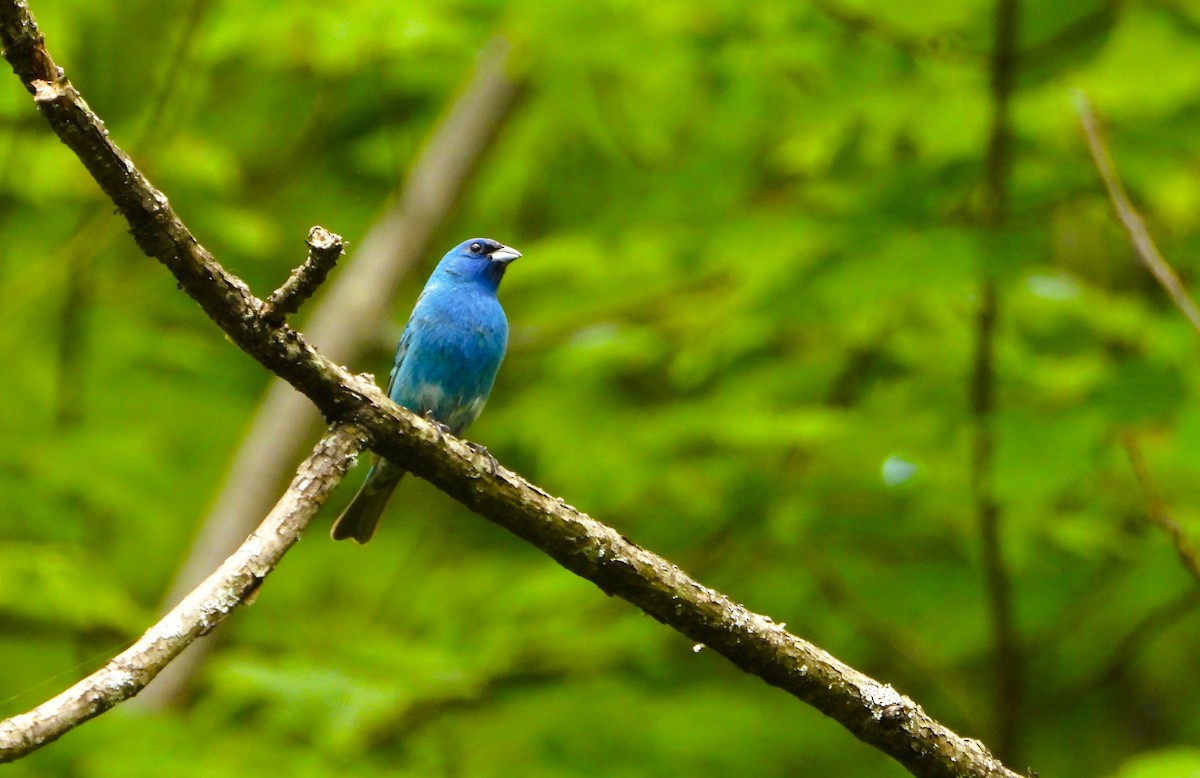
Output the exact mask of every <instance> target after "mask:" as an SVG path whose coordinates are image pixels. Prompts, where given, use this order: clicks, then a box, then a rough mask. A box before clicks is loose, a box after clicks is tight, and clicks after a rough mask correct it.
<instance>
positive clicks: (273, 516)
mask: <svg viewBox="0 0 1200 778" xmlns="http://www.w3.org/2000/svg"><path fill="white" fill-rule="evenodd" d="M365 444H366V436H365V435H364V434H363V432H362V431H361V430H359V429H357V428H355V427H353V426H339V427H335V428H334V429H333V430H331V431H330V432H329V433H328V434H327V435H326V436H325V437H324V438H322V439H321V442H320V443H318V444H317V446H316V448H314V449H313V452H312V454H310V455H309V457H308V459H306V460H305V461H304V463H303V464H302V465H301V466H300V468H299V469H298V470H297V471H296V477H295V479H293V480H292V485H291V486H290V487H289V488H288V490H287V492H286V493H284V495H283V497H281V498H280V500H279V502H278V503H276V505H275V508H274V509H273V510H272V511H271V512H270V513H269V514H267V517H266V518H265V519H264V520H263V523H262V524H261V525H260V526H259V528H258V529H257V530H256V531H255V532H254V533H253V534H252V535H250V537H249V538H247V539H246V542H245V543H243V544H242V546H241V548H239V549H238V550H237V551H236V552H235V553H234V554H233V555H232V556H230V557H229V558H228V559H227V560H225V563H224V564H222V565H221V566H220V567H219V568H217V570H216V571H215V572H214V573H213V574H212V575H210V576H209V577H208V579H207V580H205V581H204V582H203V583H202V584H200V585H199V586H198V587H196V589H195V590H193V591H192V593H191V594H189V595H188V596H187V597H185V598H184V599H183V601H182V602H180V603H179V605H177V606H175V608H173V609H172V610H171V611H170V612H169V613H167V615H166V616H164V617H163V618H162V620H160V621H159V622H158V623H157V624H155V625H154V626H153V627H151V628H150V629H149V630H148V631H147V632H146V634H144V635H142V637H141V639H140V640H138V641H137V642H136V643H134V644H133V645H132V646H131V647H130V648H128V649H126V650H125V651H123V652H121V653H120V654H118V655H117V656H115V657H113V658H112V659H111V660H109V661H108V663H107V664H105V665H104V667H102V668H100V669H99V670H97V671H96V672H94V673H92V674H91V675H89V676H88V677H87V678H84V679H83V680H82V681H80V682H79V683H77V684H75V685H74V686H72V687H71V688H69V689H67V690H66V691H64V692H63V693H62V694H59V695H58V696H57V697H54V698H52V699H50V700H47V701H46V702H44V703H42V704H41V705H39V706H37V707H36V708H34V709H33V710H31V711H29V712H27V713H22V714H19V715H17V716H13V717H12V718H9V719H5V720H4V721H0V762H11V761H13V760H15V759H19V758H20V757H22V756H25V755H26V754H28V753H30V752H31V751H35V750H37V749H38V748H40V747H42V746H44V745H46V744H47V743H50V742H53V741H55V740H57V739H58V738H60V737H62V736H63V735H64V734H66V733H67V732H69V731H71V730H72V729H74V728H75V727H77V726H79V725H80V724H82V723H84V722H85V721H87V720H89V719H92V718H94V717H96V716H99V715H100V714H101V713H104V712H105V711H106V710H108V709H109V708H112V707H113V706H115V705H117V704H118V703H120V702H123V701H125V700H127V699H129V698H130V697H132V696H134V695H135V694H137V693H138V692H140V691H141V690H142V689H143V688H145V686H146V684H148V683H150V681H152V680H154V677H155V676H156V675H158V673H159V671H161V670H162V669H163V668H164V667H166V666H167V665H168V664H169V663H170V662H171V660H172V659H174V658H175V657H176V656H178V655H179V653H180V652H181V651H183V649H185V648H187V646H188V645H189V644H191V643H192V641H194V640H196V639H197V638H199V637H202V636H204V635H206V634H208V632H209V631H210V630H211V629H212V628H213V627H215V626H216V625H217V624H218V623H220V622H221V621H222V620H224V619H225V617H226V616H228V615H229V614H230V613H232V612H233V610H234V608H236V607H237V606H239V605H241V604H242V603H244V602H247V598H249V597H251V596H252V595H253V594H254V593H255V592H256V591H257V590H258V587H259V586H260V585H261V584H262V582H263V579H264V578H266V576H267V574H268V573H270V572H271V570H273V569H274V568H275V566H276V565H277V564H279V560H281V559H282V558H283V555H284V554H285V553H287V551H288V549H290V548H291V547H292V546H293V545H294V544H295V543H296V541H297V540H299V539H300V533H301V532H303V531H304V528H305V527H306V526H308V522H309V520H311V519H312V517H313V516H314V515H316V512H317V510H318V509H319V508H320V507H321V506H322V505H323V504H324V503H325V498H326V497H328V496H329V493H330V492H331V491H333V489H334V488H335V487H336V486H337V485H338V484H339V483H341V481H342V477H343V476H344V475H345V474H346V471H347V470H349V468H350V465H351V464H352V463H353V462H354V458H355V457H356V456H357V455H358V453H359V452H360V451H361V450H362V449H363V446H364V445H365Z"/></svg>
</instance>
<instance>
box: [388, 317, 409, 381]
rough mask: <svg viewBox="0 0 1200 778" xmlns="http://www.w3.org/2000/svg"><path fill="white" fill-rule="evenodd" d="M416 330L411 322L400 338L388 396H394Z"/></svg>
mask: <svg viewBox="0 0 1200 778" xmlns="http://www.w3.org/2000/svg"><path fill="white" fill-rule="evenodd" d="M414 329H415V328H414V327H413V326H412V321H411V320H410V321H409V323H408V326H407V327H405V328H404V334H403V335H401V336H400V345H399V346H397V347H396V359H395V361H394V362H393V363H392V372H391V374H390V375H389V376H388V385H387V394H388V397H391V396H392V389H394V388H395V386H396V376H398V375H399V374H400V366H401V365H402V364H404V357H405V356H406V355H407V354H408V346H409V343H411V342H412V334H413V330H414Z"/></svg>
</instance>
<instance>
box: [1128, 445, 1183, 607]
mask: <svg viewBox="0 0 1200 778" xmlns="http://www.w3.org/2000/svg"><path fill="white" fill-rule="evenodd" d="M1121 446H1122V447H1123V448H1124V449H1125V456H1127V457H1128V458H1129V466H1130V467H1131V468H1132V469H1133V475H1134V477H1136V478H1137V481H1138V484H1139V485H1140V486H1141V487H1142V494H1144V495H1145V496H1146V518H1147V519H1149V520H1150V521H1151V522H1152V523H1153V524H1154V525H1155V526H1156V527H1158V528H1159V529H1161V530H1162V531H1163V532H1165V533H1166V535H1167V537H1168V538H1170V540H1171V544H1172V545H1173V546H1175V553H1176V554H1177V555H1178V556H1179V561H1180V562H1182V563H1183V567H1184V569H1185V570H1187V571H1188V573H1190V574H1191V576H1192V577H1193V578H1195V579H1196V581H1197V583H1200V557H1198V556H1197V554H1196V548H1195V547H1194V546H1193V545H1192V543H1191V541H1190V540H1188V537H1187V535H1186V534H1184V531H1183V528H1182V527H1180V526H1179V524H1178V523H1177V522H1176V521H1175V520H1174V519H1173V518H1171V514H1170V511H1168V510H1167V503H1166V501H1165V500H1164V499H1163V497H1162V495H1161V494H1160V493H1159V491H1158V488H1157V486H1156V485H1155V483H1154V478H1153V477H1152V476H1151V475H1150V469H1149V468H1148V467H1147V466H1146V460H1145V458H1144V457H1143V456H1142V447H1141V446H1140V445H1138V440H1137V436H1136V435H1134V433H1133V431H1132V430H1123V431H1122V432H1121Z"/></svg>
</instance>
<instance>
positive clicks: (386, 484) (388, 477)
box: [329, 460, 404, 543]
mask: <svg viewBox="0 0 1200 778" xmlns="http://www.w3.org/2000/svg"><path fill="white" fill-rule="evenodd" d="M403 477H404V471H403V470H401V469H399V468H397V467H392V466H391V465H390V463H388V462H387V461H386V460H381V461H379V462H376V463H375V464H374V465H372V466H371V470H370V471H369V472H368V473H367V478H366V480H365V481H363V485H362V486H361V487H359V490H358V494H356V495H354V499H353V500H351V501H350V504H349V505H347V506H346V510H344V511H342V515H341V516H338V517H337V521H335V522H333V528H332V529H331V530H330V531H329V536H330V537H331V538H333V539H334V540H345V539H346V538H354V541H355V542H356V543H366V542H367V541H368V540H370V539H371V536H372V535H374V534H375V527H376V526H378V524H379V517H380V516H382V515H383V509H384V508H386V507H387V503H388V498H389V497H391V496H392V492H394V491H395V490H396V485H397V484H399V483H400V479H401V478H403Z"/></svg>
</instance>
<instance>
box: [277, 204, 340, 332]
mask: <svg viewBox="0 0 1200 778" xmlns="http://www.w3.org/2000/svg"><path fill="white" fill-rule="evenodd" d="M307 242H308V259H306V260H304V264H302V265H300V266H299V267H298V268H296V269H295V270H293V271H292V274H291V275H290V276H288V280H287V281H285V282H284V283H283V286H281V287H279V288H278V289H276V290H275V291H274V292H272V293H271V296H270V297H268V298H267V300H266V302H265V303H263V308H262V317H263V318H264V319H265V320H267V321H269V322H272V323H274V324H282V323H283V320H284V319H286V318H287V317H288V316H290V315H291V314H293V313H295V312H296V311H298V310H300V306H301V305H304V301H305V300H307V299H308V298H310V297H312V296H313V293H314V292H316V291H317V288H318V287H319V286H320V285H321V284H323V283H324V282H325V277H326V276H328V275H329V271H331V270H333V266H334V265H336V264H337V261H338V258H339V257H341V256H342V251H343V250H344V247H345V241H343V240H342V236H341V235H338V234H337V233H335V232H330V231H329V230H327V229H325V228H324V227H319V226H318V227H313V228H312V229H311V230H309V231H308V241H307Z"/></svg>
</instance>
